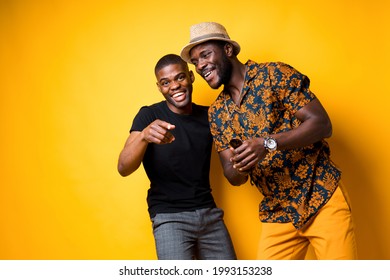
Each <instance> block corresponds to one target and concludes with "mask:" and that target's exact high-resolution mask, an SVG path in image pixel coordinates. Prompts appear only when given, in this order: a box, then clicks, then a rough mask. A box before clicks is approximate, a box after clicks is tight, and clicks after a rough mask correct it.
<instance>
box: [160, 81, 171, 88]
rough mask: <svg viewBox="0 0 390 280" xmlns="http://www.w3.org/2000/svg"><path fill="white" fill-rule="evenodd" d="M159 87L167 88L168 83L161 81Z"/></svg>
mask: <svg viewBox="0 0 390 280" xmlns="http://www.w3.org/2000/svg"><path fill="white" fill-rule="evenodd" d="M160 86H162V87H167V86H169V82H168V81H161V82H160Z"/></svg>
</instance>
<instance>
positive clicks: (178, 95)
mask: <svg viewBox="0 0 390 280" xmlns="http://www.w3.org/2000/svg"><path fill="white" fill-rule="evenodd" d="M172 98H173V99H174V100H175V101H176V102H180V101H183V100H184V99H185V98H186V95H185V92H184V91H181V92H177V93H175V94H174V95H172Z"/></svg>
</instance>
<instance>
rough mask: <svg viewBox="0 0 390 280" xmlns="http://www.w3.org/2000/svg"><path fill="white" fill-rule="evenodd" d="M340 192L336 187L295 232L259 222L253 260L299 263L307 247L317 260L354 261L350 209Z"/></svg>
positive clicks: (284, 225) (282, 225)
mask: <svg viewBox="0 0 390 280" xmlns="http://www.w3.org/2000/svg"><path fill="white" fill-rule="evenodd" d="M343 192H344V191H342V189H340V187H338V188H337V189H336V191H335V193H334V194H333V195H332V197H331V199H330V200H329V201H328V203H327V204H325V205H324V206H323V207H322V208H321V210H320V211H318V213H317V215H316V216H315V217H314V218H313V219H312V220H311V221H309V223H308V224H306V225H305V226H304V227H303V228H301V229H299V230H297V229H296V228H295V227H294V226H293V225H292V224H291V223H262V232H261V237H260V242H259V249H258V254H257V259H261V260H303V259H304V258H305V256H306V252H307V249H308V246H309V245H310V244H311V245H312V247H313V249H314V252H315V254H316V257H317V259H320V260H342V259H344V260H355V259H357V248H356V241H355V233H354V224H353V221H352V215H351V209H350V206H349V200H348V197H347V196H344V195H343ZM344 194H345V192H344Z"/></svg>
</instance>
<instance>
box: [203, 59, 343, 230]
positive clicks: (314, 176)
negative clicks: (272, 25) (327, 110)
mask: <svg viewBox="0 0 390 280" xmlns="http://www.w3.org/2000/svg"><path fill="white" fill-rule="evenodd" d="M246 66H247V72H246V76H245V82H244V86H243V90H242V97H241V101H240V106H238V105H236V104H235V103H234V101H233V100H232V99H231V97H230V95H229V94H228V93H226V92H224V91H222V92H221V93H220V94H219V96H218V98H217V99H216V100H215V101H214V103H213V104H212V105H211V106H210V109H209V122H210V128H211V133H212V135H213V138H214V143H215V146H216V149H217V151H218V152H220V151H223V150H225V149H227V148H229V141H230V140H231V139H232V138H240V139H249V138H255V137H265V136H267V135H270V134H276V133H280V132H285V131H289V130H292V129H294V128H296V127H298V126H299V125H300V123H301V122H300V121H299V120H298V119H297V118H296V117H295V113H296V112H297V111H298V110H299V109H301V108H302V107H304V106H305V105H306V104H308V103H309V102H311V101H312V100H313V99H315V98H316V97H315V95H314V94H313V93H312V92H311V91H310V88H309V85H310V81H309V79H308V77H306V76H305V75H303V74H301V73H299V72H298V71H297V70H295V69H294V68H292V67H291V66H289V65H287V64H284V63H281V62H272V63H262V64H257V63H255V62H253V61H251V60H249V61H248V62H247V63H246ZM250 176H251V182H252V183H253V184H254V185H255V186H256V187H257V188H258V189H259V191H260V192H261V193H262V194H263V195H264V198H263V200H262V201H261V203H260V205H259V216H260V220H261V221H263V222H279V223H287V222H292V224H293V225H294V226H295V227H296V228H301V227H302V226H303V225H304V224H305V223H306V222H307V221H308V220H309V219H310V218H311V217H313V216H314V215H315V214H316V213H317V212H318V210H319V209H320V208H321V207H322V206H323V205H324V204H325V203H326V202H327V201H328V200H329V199H330V197H331V196H332V194H333V192H334V191H335V189H336V188H337V185H338V181H339V180H340V176H341V172H340V170H339V169H338V168H337V167H336V166H335V164H334V163H333V162H332V161H331V159H330V149H329V145H328V143H327V142H326V141H325V140H322V141H319V142H316V143H314V144H311V145H309V146H306V147H303V148H299V149H290V150H283V151H279V150H278V151H275V152H272V153H268V154H267V156H266V157H265V158H264V159H263V160H261V161H260V162H259V163H258V164H257V165H256V166H255V167H254V168H253V170H252V172H251V175H250Z"/></svg>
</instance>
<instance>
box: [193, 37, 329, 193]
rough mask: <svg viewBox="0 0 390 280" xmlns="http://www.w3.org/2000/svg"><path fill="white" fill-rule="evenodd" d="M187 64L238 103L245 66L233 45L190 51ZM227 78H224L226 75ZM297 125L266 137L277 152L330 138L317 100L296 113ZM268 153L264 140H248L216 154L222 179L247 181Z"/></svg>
mask: <svg viewBox="0 0 390 280" xmlns="http://www.w3.org/2000/svg"><path fill="white" fill-rule="evenodd" d="M190 56H191V63H193V64H194V65H195V68H196V72H197V73H198V74H199V75H200V76H202V77H203V78H204V79H205V80H206V82H207V83H208V84H209V86H210V87H211V88H213V89H217V88H219V87H220V86H221V85H224V91H227V92H229V94H230V95H231V97H232V99H233V100H234V102H235V103H236V104H237V105H239V104H240V103H241V98H242V97H241V89H242V86H243V83H244V79H245V64H243V63H241V62H240V61H239V60H238V58H237V56H236V55H234V52H233V45H231V44H230V43H226V44H224V45H222V46H221V45H220V44H217V43H215V42H214V41H207V42H205V43H202V44H199V45H197V46H195V47H193V48H192V49H191V51H190ZM228 72H230V75H228V76H227V77H226V75H225V74H226V73H228ZM295 117H296V118H297V119H298V120H300V121H301V124H300V125H299V126H298V127H296V128H294V129H292V130H290V131H287V132H281V133H277V134H272V135H270V136H271V137H273V138H274V139H276V141H277V142H278V150H286V149H294V148H301V147H305V146H307V145H310V144H313V143H315V142H317V141H320V140H322V139H324V138H327V137H330V136H331V135H332V124H331V121H330V119H329V116H328V114H327V112H326V111H325V109H324V107H323V106H322V105H321V103H320V101H319V100H318V99H314V100H313V101H311V102H310V103H309V104H307V105H306V106H304V107H303V108H301V109H300V110H299V111H298V112H296V114H295ZM267 153H268V151H267V150H266V149H265V148H264V138H262V137H258V138H251V139H247V140H245V141H243V144H242V145H241V146H240V147H238V148H236V149H234V148H230V149H226V150H224V151H221V152H220V153H219V157H220V160H221V163H222V167H223V170H224V175H225V177H226V178H227V179H228V180H229V182H230V183H231V184H232V185H235V186H239V185H241V184H243V183H245V182H246V181H247V180H248V174H249V172H250V170H251V169H252V168H253V167H254V166H255V165H256V164H257V163H258V162H259V161H261V160H262V159H263V158H264V157H265V156H266V154H267Z"/></svg>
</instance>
